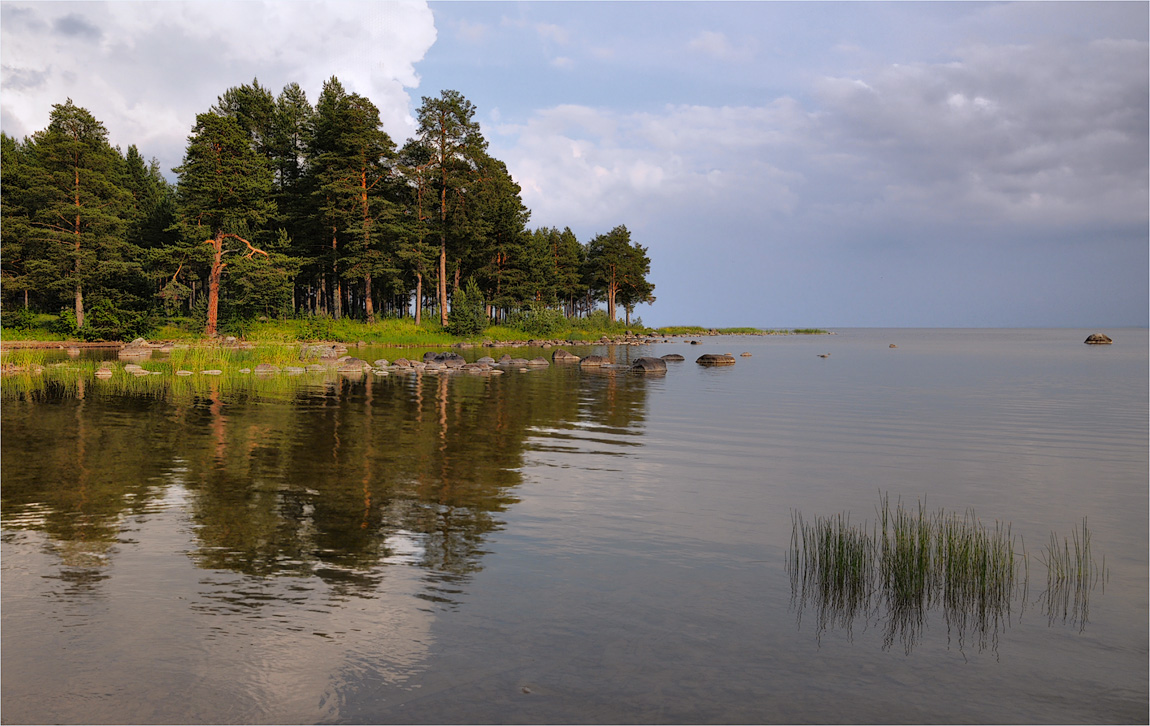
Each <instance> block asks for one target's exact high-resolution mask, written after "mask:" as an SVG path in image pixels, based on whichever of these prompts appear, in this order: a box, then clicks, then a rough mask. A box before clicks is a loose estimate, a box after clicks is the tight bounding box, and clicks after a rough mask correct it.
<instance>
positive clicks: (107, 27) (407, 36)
mask: <svg viewBox="0 0 1150 726" xmlns="http://www.w3.org/2000/svg"><path fill="white" fill-rule="evenodd" d="M2 13H3V15H2V25H0V66H2V71H3V75H2V76H0V83H2V84H3V95H2V96H0V126H2V128H3V130H4V131H5V132H7V133H10V134H13V135H16V136H23V135H27V134H29V133H32V132H34V131H36V130H38V129H42V128H44V127H45V126H46V125H47V123H48V115H49V113H50V111H51V107H52V105H53V104H56V103H63V102H64V100H65V99H67V98H69V97H70V98H71V99H72V100H73V101H74V102H75V103H76V104H78V105H80V106H83V107H84V108H87V109H88V110H89V111H91V112H92V113H93V115H95V116H96V118H98V119H100V120H101V121H102V122H103V123H104V125H105V127H106V128H107V129H108V131H109V136H110V137H111V140H112V142H113V143H116V144H119V145H121V146H123V147H126V146H127V145H128V144H133V143H134V144H137V145H138V146H139V147H140V150H141V152H142V153H144V154H145V155H147V156H151V155H156V156H158V157H159V158H160V161H161V164H162V166H163V167H164V168H165V169H167V168H170V167H172V166H175V165H176V164H178V163H179V162H180V160H181V158H182V156H183V150H184V146H185V144H186V140H187V134H188V132H189V131H190V129H191V127H192V125H193V124H194V123H195V115H196V114H197V113H202V112H204V111H207V110H208V109H209V108H210V107H211V105H212V104H213V103H215V101H216V99H217V97H218V96H219V95H220V94H222V93H223V92H224V91H225V90H227V89H228V88H230V87H232V86H236V85H240V84H242V83H250V82H251V81H252V79H253V78H258V79H259V81H260V83H261V85H263V86H265V87H268V88H270V89H271V90H272V92H273V93H277V94H278V92H279V91H280V89H282V88H283V86H284V85H286V84H287V83H290V82H298V83H299V84H300V85H301V86H302V87H303V88H304V90H305V91H307V92H308V94H309V97H310V98H311V100H312V101H313V102H314V101H315V98H316V97H317V96H318V94H319V90H320V88H321V86H322V84H323V81H324V80H326V79H327V78H329V77H331V76H332V75H336V76H338V77H339V78H340V80H341V81H343V83H344V85H345V86H347V87H348V88H349V89H351V90H353V91H356V92H359V93H363V94H365V95H367V96H369V97H370V98H371V99H372V100H373V101H374V102H375V103H376V105H378V106H379V107H380V109H381V112H382V113H383V120H384V127H385V129H386V130H387V131H388V132H389V133H390V134H391V135H392V136H393V137H395V138H396V140H397V141H402V140H403V139H405V138H407V137H408V136H409V135H410V134H411V133H412V131H413V127H412V123H411V119H410V117H409V109H410V105H411V104H410V98H409V96H408V89H410V88H414V87H416V86H418V85H419V75H418V74H417V73H416V70H415V65H416V63H418V62H419V61H420V60H421V59H422V58H423V57H424V55H425V53H426V52H427V50H428V49H429V48H430V47H431V45H432V44H433V43H434V42H435V39H436V30H435V26H434V22H433V18H432V14H431V11H430V10H429V9H428V8H427V6H426V4H425V3H422V2H387V3H376V2H357V1H350V2H334V3H273V2H145V3H127V2H102V3H71V2H52V3H4V4H3V6H2Z"/></svg>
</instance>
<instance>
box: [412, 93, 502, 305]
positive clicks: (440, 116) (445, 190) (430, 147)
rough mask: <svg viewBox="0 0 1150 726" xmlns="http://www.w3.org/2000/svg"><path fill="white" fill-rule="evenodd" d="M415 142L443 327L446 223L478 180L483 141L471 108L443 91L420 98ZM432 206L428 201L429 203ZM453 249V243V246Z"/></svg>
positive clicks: (483, 148) (455, 96)
mask: <svg viewBox="0 0 1150 726" xmlns="http://www.w3.org/2000/svg"><path fill="white" fill-rule="evenodd" d="M417 121H418V123H419V128H418V131H417V137H418V139H419V142H420V143H421V144H422V145H423V146H424V148H425V149H426V150H427V151H428V156H429V159H428V161H427V163H426V164H424V165H423V166H422V167H421V168H420V169H419V171H420V172H427V173H428V176H429V178H430V179H431V183H430V186H431V189H432V190H433V191H434V197H433V200H434V204H435V205H436V212H437V214H436V215H435V219H436V221H437V223H438V225H437V226H438V230H437V231H438V233H439V270H438V277H439V279H438V288H437V290H436V299H437V300H438V302H439V315H440V322H441V323H442V324H443V325H447V247H448V238H449V233H450V227H449V224H450V223H454V222H456V221H457V220H456V216H457V211H458V209H459V208H460V207H461V206H462V205H461V203H462V201H463V199H464V197H465V196H466V195H467V194H468V192H469V191H472V190H469V186H470V185H471V184H473V183H474V182H475V181H476V180H477V178H478V173H477V172H478V168H479V160H480V158H481V156H482V155H483V154H484V151H485V150H486V149H487V141H486V140H485V139H484V138H483V134H482V133H480V130H479V123H478V122H477V121H475V106H473V105H472V104H471V102H470V101H468V100H467V99H466V98H464V97H463V95H462V94H460V93H459V92H458V91H442V92H441V93H440V94H439V98H430V97H428V96H424V97H423V104H422V105H421V106H420V108H419V111H418V112H417ZM429 201H430V200H429ZM451 241H452V242H453V243H454V242H455V239H454V238H452V240H451Z"/></svg>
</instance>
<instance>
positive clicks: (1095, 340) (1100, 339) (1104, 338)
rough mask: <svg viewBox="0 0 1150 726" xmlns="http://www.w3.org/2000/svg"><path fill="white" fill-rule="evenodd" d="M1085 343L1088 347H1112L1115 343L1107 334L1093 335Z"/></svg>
mask: <svg viewBox="0 0 1150 726" xmlns="http://www.w3.org/2000/svg"><path fill="white" fill-rule="evenodd" d="M1084 342H1085V343H1086V344H1087V345H1110V344H1111V343H1113V342H1114V341H1113V340H1111V339H1110V336H1109V335H1106V334H1105V333H1092V334H1091V335H1090V336H1089V337H1087V338H1086V340H1085V341H1084Z"/></svg>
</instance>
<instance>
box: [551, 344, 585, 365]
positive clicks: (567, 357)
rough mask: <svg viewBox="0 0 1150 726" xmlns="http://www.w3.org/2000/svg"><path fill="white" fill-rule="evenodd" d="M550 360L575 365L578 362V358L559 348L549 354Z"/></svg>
mask: <svg viewBox="0 0 1150 726" xmlns="http://www.w3.org/2000/svg"><path fill="white" fill-rule="evenodd" d="M551 360H553V361H555V362H556V363H577V362H579V356H577V355H575V354H574V353H572V352H571V351H569V350H567V349H566V348H560V349H559V350H557V351H555V352H554V353H552V354H551Z"/></svg>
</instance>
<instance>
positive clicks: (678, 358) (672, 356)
mask: <svg viewBox="0 0 1150 726" xmlns="http://www.w3.org/2000/svg"><path fill="white" fill-rule="evenodd" d="M663 360H669V361H682V360H687V359H686V358H684V357H683V356H681V355H679V354H678V353H668V354H667V355H665V356H663Z"/></svg>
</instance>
